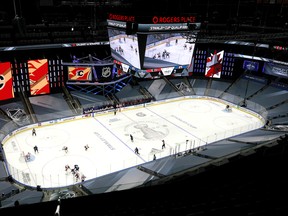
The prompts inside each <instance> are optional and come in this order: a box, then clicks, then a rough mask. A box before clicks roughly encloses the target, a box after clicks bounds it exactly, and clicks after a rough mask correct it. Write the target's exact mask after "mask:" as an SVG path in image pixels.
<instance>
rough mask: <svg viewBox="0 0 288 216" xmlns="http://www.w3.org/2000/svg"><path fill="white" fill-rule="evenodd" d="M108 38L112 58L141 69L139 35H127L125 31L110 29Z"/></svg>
mask: <svg viewBox="0 0 288 216" xmlns="http://www.w3.org/2000/svg"><path fill="white" fill-rule="evenodd" d="M108 36H109V42H110V48H111V56H112V58H114V59H115V60H118V61H120V62H123V63H125V64H128V65H132V66H133V67H135V68H137V69H140V57H139V46H138V37H137V35H136V34H134V35H127V34H126V32H125V30H119V29H111V28H109V29H108Z"/></svg>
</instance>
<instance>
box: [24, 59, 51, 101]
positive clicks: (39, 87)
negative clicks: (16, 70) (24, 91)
mask: <svg viewBox="0 0 288 216" xmlns="http://www.w3.org/2000/svg"><path fill="white" fill-rule="evenodd" d="M28 73H29V81H30V93H31V95H39V94H49V93H50V87H49V78H48V61H47V59H37V60H29V61H28Z"/></svg>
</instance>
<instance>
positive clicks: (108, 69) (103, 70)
mask: <svg viewBox="0 0 288 216" xmlns="http://www.w3.org/2000/svg"><path fill="white" fill-rule="evenodd" d="M94 68H95V71H96V74H97V78H98V80H99V81H100V82H101V81H102V82H110V81H111V80H112V78H113V64H107V65H101V66H100V65H99V66H95V67H94Z"/></svg>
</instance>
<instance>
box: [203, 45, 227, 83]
mask: <svg viewBox="0 0 288 216" xmlns="http://www.w3.org/2000/svg"><path fill="white" fill-rule="evenodd" d="M223 55H224V50H222V51H220V52H217V50H215V51H214V53H210V56H209V57H208V58H207V60H206V71H205V76H206V77H213V78H220V77H221V70H222V63H223Z"/></svg>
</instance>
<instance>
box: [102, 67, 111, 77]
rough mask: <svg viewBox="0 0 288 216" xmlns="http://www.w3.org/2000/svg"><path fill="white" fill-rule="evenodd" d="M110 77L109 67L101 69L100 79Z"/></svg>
mask: <svg viewBox="0 0 288 216" xmlns="http://www.w3.org/2000/svg"><path fill="white" fill-rule="evenodd" d="M109 76H111V68H110V67H103V68H102V77H105V78H107V77H109Z"/></svg>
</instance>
